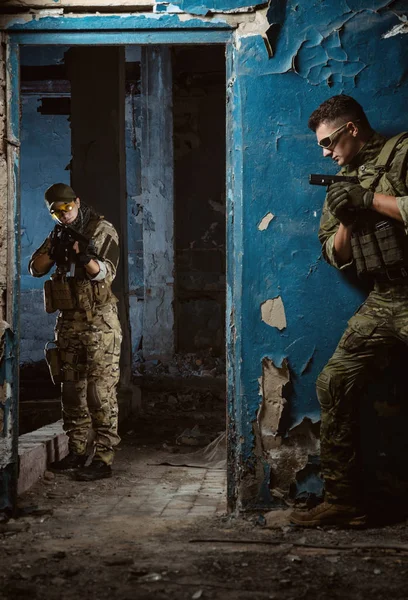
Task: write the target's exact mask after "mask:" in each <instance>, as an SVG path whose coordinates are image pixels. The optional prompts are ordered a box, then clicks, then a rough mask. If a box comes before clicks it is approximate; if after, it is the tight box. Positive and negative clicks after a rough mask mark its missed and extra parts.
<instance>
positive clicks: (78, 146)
mask: <svg viewBox="0 0 408 600" xmlns="http://www.w3.org/2000/svg"><path fill="white" fill-rule="evenodd" d="M65 60H66V64H67V69H68V74H69V79H70V81H71V144H72V162H71V185H72V187H73V189H74V190H75V192H76V193H77V194H78V196H79V197H80V198H81V199H82V201H83V202H85V203H88V204H89V205H91V206H93V207H94V208H95V209H96V210H97V211H98V212H100V213H101V214H103V215H104V216H105V218H106V219H107V220H108V221H110V222H111V223H112V224H113V225H114V227H115V228H116V230H117V232H118V234H119V237H120V240H119V241H120V245H119V247H120V261H119V266H118V269H117V273H116V277H115V280H114V282H113V285H112V289H113V292H114V293H115V295H116V296H117V297H118V299H119V304H118V306H119V317H120V321H121V325H122V331H123V342H122V352H121V382H122V383H125V382H126V383H129V380H130V364H131V345H130V328H129V308H128V307H129V296H128V260H127V258H128V257H127V205H126V165H125V157H126V154H125V112H124V111H125V49H124V47H123V46H108V47H89V46H88V47H85V48H83V47H74V48H71V49H70V50H69V51H68V52H67V54H66V59H65Z"/></svg>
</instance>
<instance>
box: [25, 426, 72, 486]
mask: <svg viewBox="0 0 408 600" xmlns="http://www.w3.org/2000/svg"><path fill="white" fill-rule="evenodd" d="M67 453H68V438H67V436H66V435H65V433H64V432H63V429H62V421H57V422H56V423H52V424H51V425H46V426H45V427H41V428H40V429H37V430H36V431H32V432H30V433H24V434H23V435H20V437H19V438H18V455H19V462H20V469H19V476H18V485H17V493H18V494H23V493H24V492H26V491H27V490H28V489H29V488H30V487H31V486H32V485H34V483H35V482H36V481H37V480H38V479H39V478H40V477H42V476H43V474H44V471H46V469H47V464H49V463H50V462H52V461H53V460H60V459H61V458H64V456H65V455H66V454H67Z"/></svg>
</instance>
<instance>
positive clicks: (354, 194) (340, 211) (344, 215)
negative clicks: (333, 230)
mask: <svg viewBox="0 0 408 600" xmlns="http://www.w3.org/2000/svg"><path fill="white" fill-rule="evenodd" d="M373 198H374V193H373V192H371V191H370V190H366V189H365V188H363V187H361V185H359V184H357V183H345V182H338V183H333V185H331V186H330V187H329V191H328V192H327V206H328V208H329V210H330V212H331V213H332V214H333V215H334V216H335V217H336V218H337V219H338V220H339V221H340V222H341V223H343V225H346V226H348V225H352V223H354V221H355V219H356V216H357V215H356V212H357V211H359V210H366V209H369V208H371V206H372V204H373Z"/></svg>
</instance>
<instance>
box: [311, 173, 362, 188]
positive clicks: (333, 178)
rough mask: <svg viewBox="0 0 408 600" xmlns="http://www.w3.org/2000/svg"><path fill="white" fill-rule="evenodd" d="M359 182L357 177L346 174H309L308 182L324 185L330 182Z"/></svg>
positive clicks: (330, 183)
mask: <svg viewBox="0 0 408 600" xmlns="http://www.w3.org/2000/svg"><path fill="white" fill-rule="evenodd" d="M339 181H340V182H343V183H360V181H359V179H358V177H347V175H317V174H312V175H309V183H310V184H311V185H324V186H325V187H327V186H329V185H332V183H338V182H339Z"/></svg>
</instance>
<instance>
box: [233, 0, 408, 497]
mask: <svg viewBox="0 0 408 600" xmlns="http://www.w3.org/2000/svg"><path fill="white" fill-rule="evenodd" d="M387 4H389V3H388V2H385V1H383V2H378V1H377V2H360V3H359V2H347V3H346V2H338V3H331V2H329V3H323V2H317V1H313V0H308V1H307V0H305V1H303V2H301V3H299V2H295V1H288V2H287V3H286V2H279V3H275V4H274V6H275V8H274V9H272V8H271V9H270V10H269V19H270V23H271V24H272V23H274V22H276V23H277V25H276V27H275V28H274V27H272V28H271V29H270V31H269V35H270V42H271V45H272V51H273V57H272V58H268V56H267V54H266V52H265V48H264V44H263V41H262V39H261V38H260V37H259V36H251V37H243V38H241V39H240V41H239V44H238V45H237V49H236V50H235V57H234V58H235V60H234V64H235V73H233V76H234V77H235V83H234V91H233V95H232V101H233V104H234V106H233V116H234V119H236V121H237V122H238V120H239V119H240V118H241V119H242V123H243V125H242V131H241V132H240V133H239V134H236V139H237V141H238V143H239V144H240V146H239V152H240V153H242V156H240V157H239V160H240V161H242V175H241V176H242V178H243V204H242V231H243V234H242V236H243V239H242V246H243V247H242V258H241V254H240V253H238V252H235V256H234V259H235V260H238V261H241V260H242V265H241V267H242V272H241V274H240V275H239V277H242V305H241V306H240V307H238V310H236V311H235V321H234V327H235V330H236V332H237V333H236V335H237V336H238V338H239V345H240V348H239V350H240V353H241V356H242V359H243V360H242V363H239V362H237V359H238V361H239V358H238V357H236V367H237V369H238V370H239V371H240V373H239V382H240V387H239V394H240V396H239V398H238V399H236V408H235V416H236V418H237V431H236V440H237V444H238V446H240V447H239V449H238V455H239V456H240V459H241V460H242V463H241V469H242V470H241V472H240V473H241V474H240V475H239V479H240V485H239V486H238V488H239V491H238V496H240V497H241V501H242V503H243V504H245V503H246V502H248V503H250V504H251V503H254V502H257V501H258V502H261V503H263V502H266V503H270V502H272V501H274V500H275V501H277V497H278V496H279V493H280V494H281V493H282V491H283V492H284V494H286V493H289V491H290V490H291V493H293V484H294V482H295V479H296V475H297V473H296V470H295V471H294V473H292V476H290V475H289V476H288V474H287V473H286V480H285V481H284V482H283V483H282V481H281V485H277V487H278V488H280V490H278V494H277V496H276V497H275V499H274V498H273V497H271V496H270V495H269V491H268V490H269V487H272V488H273V486H274V483H273V479H274V477H271V483H270V482H269V480H268V479H269V477H270V476H271V470H273V469H274V468H276V464H279V460H280V458H281V456H282V453H284V452H285V449H287V448H289V449H290V448H292V450H293V451H292V458H293V460H294V461H295V463H297V462H298V467H297V468H298V470H301V469H303V468H305V467H306V464H305V463H308V462H309V463H310V462H311V461H310V459H309V461H308V458H309V457H308V455H309V454H310V452H312V453H313V443H312V442H313V440H309V441H310V444H309V445H308V444H306V445H305V444H304V439H303V441H302V440H300V442H299V444H298V447H297V448H296V447H295V446H296V443H293V442H291V432H292V433H293V432H296V426H300V425H299V424H301V423H302V421H303V425H302V427H303V428H304V429H305V431H306V433H307V435H308V436H309V437H311V438H313V436H314V435H315V434H314V433H313V431H312V429H313V423H312V422H313V421H316V420H317V419H318V417H319V407H318V402H317V399H316V394H315V380H316V377H317V375H318V373H319V371H320V370H321V369H322V367H323V366H324V364H325V363H326V362H327V360H328V358H329V357H330V355H331V353H332V352H333V351H334V349H335V346H336V344H337V342H338V340H339V338H340V336H341V333H342V331H343V330H344V328H345V326H346V322H347V320H348V318H350V316H351V315H352V313H353V311H354V310H355V309H356V307H357V306H358V305H359V304H360V303H361V301H362V299H363V298H364V293H363V292H362V291H361V290H359V289H358V288H357V287H356V286H355V285H353V284H352V283H350V282H349V281H347V280H346V279H345V278H344V277H343V276H342V275H341V274H340V273H339V272H337V271H336V270H335V269H333V268H331V267H330V266H328V265H327V264H326V263H325V262H324V261H323V260H322V259H321V257H320V245H319V242H318V239H317V231H318V225H319V218H320V212H321V207H322V204H323V200H324V194H325V190H324V188H319V187H311V186H309V184H308V174H309V173H335V172H336V168H335V165H334V164H332V163H331V162H330V161H329V160H327V159H326V160H324V159H323V157H322V151H321V150H320V149H319V148H318V147H317V145H316V142H315V135H314V134H313V133H312V132H311V131H309V130H308V128H307V120H308V117H309V115H310V113H311V112H312V111H313V110H314V109H315V108H316V107H317V106H318V105H319V104H320V103H321V102H322V101H324V100H325V99H327V98H328V97H330V96H332V95H335V94H340V93H346V94H349V95H352V96H354V97H355V98H356V99H357V100H358V101H359V102H360V103H361V104H362V105H363V106H364V107H365V109H366V112H367V115H368V117H369V119H370V121H371V123H372V125H373V127H374V128H375V129H377V130H378V131H380V132H381V133H384V134H387V135H392V134H395V133H397V132H399V131H401V130H405V129H407V128H408V121H407V116H406V110H405V107H406V104H407V101H408V81H407V77H406V75H407V72H406V69H407V64H406V60H405V59H404V57H405V56H406V43H407V38H406V36H402V35H399V36H395V37H389V38H384V37H383V36H384V35H385V34H386V33H387V32H388V31H389V30H391V29H392V28H393V27H394V26H395V25H396V24H398V23H399V21H398V18H397V17H396V15H395V14H394V12H393V11H392V10H390V9H386V8H384V9H381V7H385V6H386V5H387ZM391 4H393V8H394V9H396V8H397V6H396V3H391ZM362 5H364V6H365V8H362ZM367 5H369V6H367ZM278 9H279V10H278ZM271 32H272V33H273V35H271ZM237 126H238V125H237ZM235 160H236V161H237V162H236V167H238V168H239V164H238V159H237V158H236V159H235ZM269 213H271V214H272V215H274V218H273V219H272V220H271V221H270V222H269V225H268V226H267V227H266V228H262V227H261V229H260V228H259V225H260V224H261V222H262V219H263V218H264V217H265V216H266V215H268V214H269ZM238 214H239V213H238ZM269 218H270V217H269ZM235 269H236V267H235ZM230 274H231V272H230ZM234 276H235V277H237V275H236V273H235V274H234ZM235 283H236V282H234V284H235ZM238 285H239V284H238ZM235 293H236V294H237V292H235ZM278 297H280V298H281V300H282V302H283V306H284V311H285V316H286V322H287V325H286V327H283V328H282V329H281V330H280V329H278V327H276V326H273V324H272V325H270V324H267V323H266V322H264V321H263V320H262V318H261V305H262V304H263V303H264V302H265V301H267V300H272V299H276V298H278ZM235 308H237V307H235ZM281 317H282V315H279V314H278V315H275V317H274V318H275V320H276V323H277V324H278V325H280V326H282V324H284V323H282V318H281ZM272 323H273V319H272ZM265 359H270V360H269V361H266V362H267V364H269V365H270V361H272V362H273V365H275V367H281V368H282V369H281V372H280V373H277V371H276V369H275V371H273V370H272V372H271V371H269V373H268V372H266V371H265V369H264V371H263V369H262V361H263V360H264V361H265ZM286 375H287V377H288V379H290V386H289V387H288V386H287V387H286V388H285V390H286V391H284V392H283V393H282V395H283V396H286V398H287V404H286V406H285V407H284V408H283V414H282V417H281V418H278V419H277V420H276V419H275V423H274V425H275V432H277V433H278V434H280V435H282V438H280V435H277V440H276V445H275V446H274V445H273V444H272V445H271V446H270V449H269V452H265V451H264V452H262V446H263V443H264V440H263V436H262V434H261V433H260V431H259V422H258V423H257V414H258V410H259V408H260V404H261V401H262V400H261V398H260V395H259V387H260V385H259V384H260V382H261V387H262V384H264V383H265V378H266V379H268V378H269V380H270V381H273V380H275V381H276V382H277V384H276V385H278V384H279V383H280V384H282V380H279V376H282V377H283V380H284V379H285V377H286ZM266 383H267V382H266ZM275 400H276V399H275ZM283 404H284V402H283ZM258 417H259V415H258ZM305 417H310V419H311V420H310V421H308V420H307V419H306V420H304V419H305ZM258 421H259V419H258ZM272 421H273V419H272ZM306 437H307V436H306ZM302 444H303V445H304V446H303V448H304V452H303V456H302V449H301V448H302ZM310 448H312V451H311V450H310ZM298 450H300V456H301V459H299V457H298V456H297V454H296V452H297V451H298ZM315 450H316V452H317V451H318V445H317V444H316V446H315ZM268 457H269V458H268ZM238 462H239V461H238ZM280 475H282V474H279V473H275V479H277V480H278V482H279V479H281V480H282V477H280ZM283 479H285V478H283ZM312 479H313V478H311V479H310V485H309V491H315V492H317V493H319V492H321V482H320V486H319V481H318V479H316V478H315V479H314V480H313V482H312ZM255 481H256V483H254V482H255ZM269 483H270V485H269ZM282 487H283V489H282ZM306 487H308V486H306ZM319 487H320V489H319ZM303 488H304V486H303V487H302V484H300V485H299V486H298V491H299V490H300V491H301V490H302V489H303ZM255 490H256V491H255ZM272 496H273V494H272Z"/></svg>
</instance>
